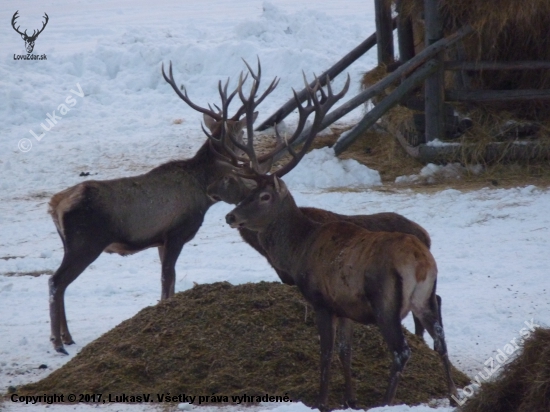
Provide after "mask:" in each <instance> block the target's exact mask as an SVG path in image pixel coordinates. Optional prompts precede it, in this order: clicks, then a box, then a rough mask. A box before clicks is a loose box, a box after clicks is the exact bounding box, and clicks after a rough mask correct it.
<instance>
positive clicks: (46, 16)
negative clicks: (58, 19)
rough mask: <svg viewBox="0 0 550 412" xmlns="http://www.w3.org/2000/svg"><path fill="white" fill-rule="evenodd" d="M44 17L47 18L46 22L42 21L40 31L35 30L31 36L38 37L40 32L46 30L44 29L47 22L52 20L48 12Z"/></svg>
mask: <svg viewBox="0 0 550 412" xmlns="http://www.w3.org/2000/svg"><path fill="white" fill-rule="evenodd" d="M43 17H44V18H45V19H46V21H45V22H44V23H42V28H41V29H40V30H38V32H37V33H36V34H35V33H34V32H35V31H36V30H33V32H32V36H31V38H36V37H38V35H39V34H40V33H42V32H43V31H44V29H45V28H46V24H48V21H49V20H50V18H49V17H48V14H47V13H46V12H44V16H43ZM26 32H27V31H26V30H25V33H26Z"/></svg>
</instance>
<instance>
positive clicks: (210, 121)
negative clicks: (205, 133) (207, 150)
mask: <svg viewBox="0 0 550 412" xmlns="http://www.w3.org/2000/svg"><path fill="white" fill-rule="evenodd" d="M202 119H203V121H204V124H205V125H206V127H208V129H209V130H210V131H211V132H213V131H214V128H215V127H216V125H217V122H216V119H214V118H213V117H212V116H209V115H207V114H206V113H205V114H203V115H202Z"/></svg>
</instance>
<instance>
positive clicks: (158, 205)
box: [49, 62, 277, 354]
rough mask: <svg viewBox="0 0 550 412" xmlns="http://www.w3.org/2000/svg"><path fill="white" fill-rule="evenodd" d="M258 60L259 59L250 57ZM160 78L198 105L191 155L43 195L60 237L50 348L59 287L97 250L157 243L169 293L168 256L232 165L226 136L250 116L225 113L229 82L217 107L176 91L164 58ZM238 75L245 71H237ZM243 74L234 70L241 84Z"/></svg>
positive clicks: (60, 325)
mask: <svg viewBox="0 0 550 412" xmlns="http://www.w3.org/2000/svg"><path fill="white" fill-rule="evenodd" d="M258 64H259V62H258ZM162 75H163V77H164V79H165V80H166V81H167V82H168V83H169V84H170V85H171V86H172V88H173V89H174V91H175V92H176V93H177V95H178V96H179V97H180V98H181V99H182V100H183V101H184V102H185V103H187V104H188V105H189V106H190V107H191V108H193V109H194V110H196V111H199V112H201V113H203V115H204V122H205V124H206V126H207V127H208V128H209V129H210V134H209V133H207V132H206V130H205V129H204V128H203V130H204V132H205V133H206V134H207V135H208V137H209V138H208V139H207V140H206V142H205V143H204V144H203V146H202V147H201V148H200V149H199V150H198V151H197V153H196V154H195V156H194V157H192V158H190V159H187V160H178V161H171V162H168V163H165V164H163V165H161V166H158V167H156V168H155V169H153V170H151V171H150V172H148V173H145V174H143V175H140V176H134V177H126V178H121V179H113V180H103V181H96V180H89V181H86V182H83V183H79V184H77V185H76V186H73V187H70V188H68V189H66V190H64V191H62V192H59V193H57V194H55V195H54V196H53V197H52V199H51V200H50V203H49V206H50V208H49V213H50V214H51V215H52V218H53V221H54V223H55V226H56V228H57V231H58V233H59V235H60V237H61V240H62V241H63V247H64V251H65V254H64V256H63V261H62V262H61V266H60V267H59V269H57V271H56V272H55V273H54V274H53V276H52V277H51V278H50V280H49V292H50V320H51V338H50V340H51V342H52V344H53V346H54V348H55V350H56V351H57V352H60V353H64V354H67V351H66V350H65V348H64V347H63V344H67V345H70V344H72V343H74V342H73V339H72V337H71V334H70V333H69V329H68V326H67V318H66V315H65V302H64V294H65V290H66V288H67V286H69V284H70V283H71V282H73V281H74V280H75V279H76V278H77V277H78V276H79V275H80V274H81V273H82V272H83V271H84V270H85V269H86V268H87V267H88V266H89V265H90V264H91V263H92V262H93V261H94V260H96V259H97V257H98V256H99V255H100V254H101V252H107V253H118V254H120V255H127V254H132V253H136V252H139V251H141V250H144V249H147V248H150V247H157V248H158V252H159V256H160V260H161V265H162V277H161V284H162V293H161V299H167V298H169V297H171V296H172V295H173V294H174V286H175V277H176V272H175V269H174V267H175V264H176V261H177V259H178V256H179V255H180V252H181V250H182V248H183V245H185V243H187V242H188V241H190V240H191V239H192V238H193V237H194V236H195V234H196V233H197V231H198V230H199V228H200V226H201V224H202V222H203V218H204V215H205V214H206V212H207V210H208V208H209V207H210V206H211V205H212V204H213V203H214V201H213V200H212V199H211V198H210V197H209V196H208V195H207V194H206V188H207V187H208V185H209V184H211V183H212V182H214V181H216V180H218V179H219V178H220V177H221V176H223V175H224V174H225V173H228V172H229V171H230V170H232V168H233V166H232V165H231V164H230V163H229V162H228V161H223V160H220V158H228V153H226V151H229V152H230V153H229V154H233V155H238V154H239V153H238V150H237V149H233V148H231V146H232V144H231V143H230V142H224V141H225V140H226V139H227V138H228V136H229V137H230V138H231V141H239V140H241V141H242V134H243V132H242V130H243V128H244V127H245V126H246V124H248V123H252V122H253V121H254V119H255V117H256V115H257V113H250V114H249V115H250V116H251V117H250V118H242V119H241V120H239V117H240V116H242V114H243V108H244V107H241V108H240V109H239V110H238V111H237V113H236V114H235V115H234V116H233V117H232V118H230V119H229V118H228V115H227V111H228V107H229V104H230V102H231V100H232V99H233V97H234V96H235V94H236V93H237V89H235V91H233V92H232V93H231V94H230V95H229V96H228V94H227V86H228V82H229V80H228V82H227V83H226V84H225V87H224V88H223V89H222V85H221V82H220V83H219V84H218V89H219V93H220V96H221V100H222V108H221V112H220V113H217V112H214V111H213V110H212V109H211V108H210V107H209V109H205V108H203V107H200V106H197V105H196V104H194V103H193V102H192V101H191V100H190V99H189V97H188V95H187V92H186V91H185V89H183V88H182V90H183V91H180V90H179V89H178V87H177V85H176V83H175V81H174V77H173V74H172V64H170V69H169V76H167V75H166V73H165V72H164V67H163V68H162ZM245 79H246V77H245ZM242 82H243V78H242V76H241V78H240V85H241V86H242ZM276 85H277V79H275V80H274V81H273V82H272V83H271V85H270V86H269V87H268V88H267V89H266V91H265V92H264V93H263V95H262V97H261V98H260V100H263V99H264V98H265V97H266V96H267V95H268V94H269V93H270V92H271V91H273V89H274V88H275V87H276Z"/></svg>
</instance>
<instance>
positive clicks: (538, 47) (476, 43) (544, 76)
mask: <svg viewBox="0 0 550 412" xmlns="http://www.w3.org/2000/svg"><path fill="white" fill-rule="evenodd" d="M403 3H404V4H403V13H405V15H409V16H410V17H411V18H412V21H413V23H415V30H414V37H415V40H414V41H415V45H416V48H417V50H420V49H422V48H423V47H424V26H423V24H422V23H421V22H422V21H423V18H422V13H423V7H424V6H423V0H403ZM440 11H441V16H442V18H443V29H444V34H445V35H446V36H447V35H450V34H452V33H453V32H455V31H456V30H457V29H458V28H460V27H462V26H465V25H467V24H469V25H471V26H472V27H473V29H474V34H473V35H470V36H468V37H466V38H465V39H464V41H463V43H461V44H459V45H458V46H456V47H455V48H452V50H449V51H448V52H447V54H448V59H449V60H463V61H473V62H476V61H494V62H497V61H499V62H512V61H535V60H538V61H550V37H549V36H548V27H550V2H549V1H548V0H524V1H517V0H493V1H485V0H441V1H440ZM447 74H448V75H449V76H450V75H451V73H450V72H447ZM466 74H467V79H468V80H467V82H468V83H469V85H468V86H467V88H470V89H473V90H475V89H477V90H516V89H549V88H550V70H548V69H539V70H484V71H468V72H466ZM476 106H492V107H498V108H501V109H506V110H509V111H511V112H512V113H513V114H514V116H518V117H519V118H522V119H527V120H533V121H540V120H543V119H544V118H546V117H547V116H548V115H549V114H550V102H548V101H522V102H521V104H518V102H507V103H498V104H497V103H483V104H476Z"/></svg>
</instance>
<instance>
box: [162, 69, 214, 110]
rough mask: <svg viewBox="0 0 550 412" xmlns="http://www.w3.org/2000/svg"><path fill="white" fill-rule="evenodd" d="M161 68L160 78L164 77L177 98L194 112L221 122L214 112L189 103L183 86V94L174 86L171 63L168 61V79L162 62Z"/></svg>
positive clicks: (189, 100)
mask: <svg viewBox="0 0 550 412" xmlns="http://www.w3.org/2000/svg"><path fill="white" fill-rule="evenodd" d="M161 67H162V77H164V80H166V82H167V83H168V84H169V85H170V86H172V89H174V91H175V92H176V94H177V95H178V96H179V98H180V99H181V100H183V101H184V102H185V103H187V105H189V106H190V107H191V108H192V109H194V110H196V111H198V112H200V113H204V114H206V115H208V116H210V117H212V118H213V119H215V120H217V121H221V120H222V118H221V115H219V114H218V113H216V112H214V111H213V110H208V109H205V108H204V107H200V106H198V105H196V104H195V103H193V102H192V101H191V99H189V96H187V90H186V89H185V86H183V85H182V88H183V93H182V92H181V91H180V89H179V88H178V86H177V85H176V81H175V80H174V74H173V72H172V61H170V67H169V69H168V73H169V75H170V77H168V76H166V73H165V72H164V62H163V63H162V66H161Z"/></svg>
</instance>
